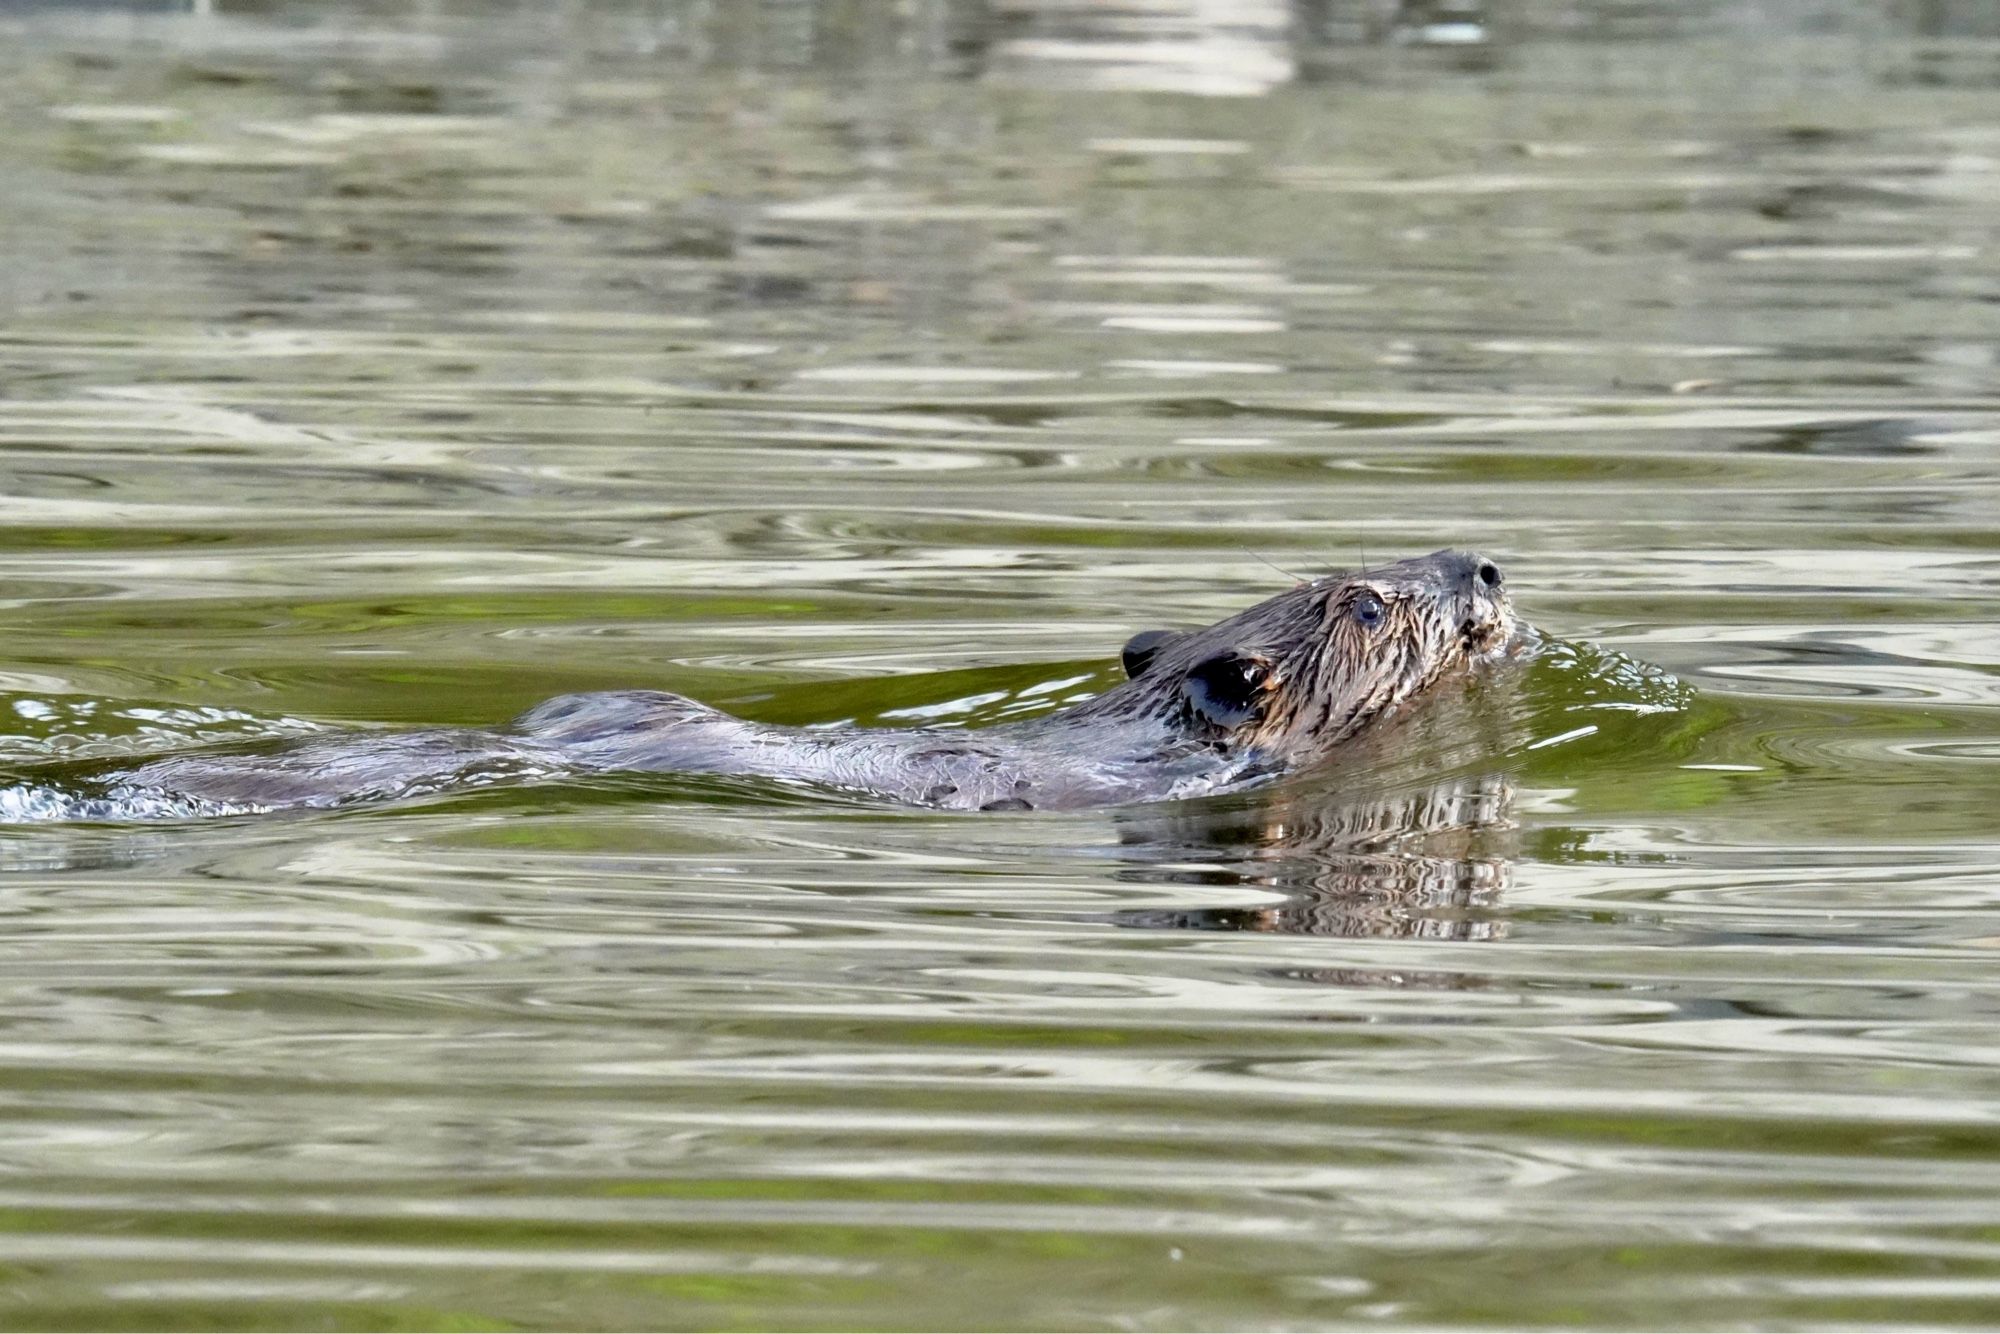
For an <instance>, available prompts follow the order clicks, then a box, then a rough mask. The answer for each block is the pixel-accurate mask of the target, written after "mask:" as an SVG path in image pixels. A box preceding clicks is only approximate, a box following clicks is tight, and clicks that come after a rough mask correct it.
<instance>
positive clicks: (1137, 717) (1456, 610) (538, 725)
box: [100, 551, 1515, 813]
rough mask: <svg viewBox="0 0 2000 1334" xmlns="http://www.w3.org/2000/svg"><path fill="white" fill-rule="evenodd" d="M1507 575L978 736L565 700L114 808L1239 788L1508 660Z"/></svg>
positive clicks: (129, 794)
mask: <svg viewBox="0 0 2000 1334" xmlns="http://www.w3.org/2000/svg"><path fill="white" fill-rule="evenodd" d="M1514 630H1515V622H1514V615H1513V610H1512V606H1511V604H1510V601H1509V599H1508V595H1507V590H1506V588H1505V586H1504V583H1503V581H1502V578H1501V574H1500V568H1499V567H1498V566H1497V565H1495V564H1494V563H1493V562H1492V561H1490V560H1488V559H1486V558H1485V557H1484V556H1480V555H1476V554H1472V553H1469V552H1462V551H1439V552H1435V553H1433V554H1431V555H1429V556H1423V557H1419V558H1416V559H1412V560H1406V561H1402V562H1400V563H1398V564H1394V565H1388V566H1382V567H1378V568H1374V569H1367V570H1361V571H1358V572H1354V573H1344V574H1334V575H1329V576H1326V577H1323V578H1318V579H1312V580H1308V581H1305V582H1302V583H1300V584H1298V585H1297V586H1296V587H1293V588H1289V589H1287V590H1285V591H1284V592H1281V593H1279V594H1277V595H1276V596H1274V597H1271V598H1267V599H1266V600H1264V601H1263V602H1260V603H1258V604H1257V605H1256V606H1254V607H1251V608H1249V609H1248V610H1246V611H1242V612H1239V613H1237V614H1236V615H1234V616H1231V617H1229V618H1227V619H1226V620H1222V621H1219V622H1217V623H1216V624H1214V625H1210V626H1206V627H1204V628H1201V629H1195V630H1186V631H1167V630H1157V631H1149V632H1146V633H1144V634H1140V635H1137V636H1135V637H1134V638H1133V639H1132V640H1131V641H1130V642H1128V643H1127V644H1126V645H1125V649H1124V654H1123V661H1124V666H1125V670H1126V674H1127V679H1126V680H1125V681H1123V682H1121V683H1119V684H1118V685H1116V686H1114V687H1112V688H1111V689H1109V690H1107V691H1105V692H1104V693H1103V694H1100V695H1097V696H1094V697H1093V698H1091V699H1088V700H1085V701H1083V702H1081V703H1078V704H1075V705H1072V706H1070V707H1068V708H1066V709H1062V710H1060V711H1057V712H1053V713H1049V714H1046V715H1043V716H1041V717H1038V718H1032V719H1027V720H1023V721H1020V722H1014V723H1005V724H1000V725H997V726H994V727H989V728H984V729H981V730H977V731H956V730H949V729H943V728H867V727H849V726H841V727H823V728H813V727H807V728H797V727H778V726H769V725H765V724H760V723H754V722H749V721H746V720H744V719H741V718H737V717H734V716H732V715H730V714H727V713H723V712H721V711H720V710H717V709H713V708H710V707H708V706H707V705H704V704H700V703H698V702H696V701H694V700H692V699H688V698H686V697H685V696H681V695H675V694H669V693H666V692H664V691H614V692H604V693H590V694H578V695H563V696H558V697H557V698H555V699H551V700H548V701H546V702H545V703H543V704H540V705H538V706H536V707H535V708H533V709H530V710H529V711H528V712H527V713H525V714H523V715H521V717H519V718H518V719H516V720H515V721H514V723H513V724H512V725H511V726H509V727H507V728H505V729H496V730H485V729H477V728H434V729H422V730H416V731H406V732H381V733H365V732H364V733H342V734H337V735H328V736H322V737H312V738H307V739H304V740H298V741H291V742H288V743H285V744H284V745H283V746H282V747H280V748H279V749H276V750H274V751H270V752H267V753H262V754H248V755H246V754H219V753H212V752H201V753H191V754H186V755H177V756H169V757H166V758H163V759H158V760H154V761H152V762H150V763H147V764H143V765H140V766H138V767H137V768H132V769H126V770H122V771H118V772H114V773H111V774H109V775H106V776H105V777H104V778H103V779H102V780H100V782H101V783H102V787H101V788H100V792H101V794H102V797H101V799H102V800H103V801H104V803H105V804H106V806H107V808H109V809H115V808H116V807H117V805H118V804H119V803H120V802H121V801H128V802H129V801H131V800H133V799H137V798H150V799H151V800H153V801H155V802H158V801H159V800H160V799H162V798H165V799H170V800H172V801H177V802H179V803H180V804H181V809H185V810H187V811H189V812H191V813H227V812H235V811H261V810H273V809H284V808H298V807H321V806H333V805H339V804H344V803H348V802H353V801H361V800H371V799H375V800H379V799H384V798H390V797H403V796H413V795H419V794H423V793H430V792H437V791H442V790H451V789H456V788H460V787H467V786H472V785H478V784H485V783H492V782H498V781H510V780H511V781H521V780H534V779H545V778H551V777H567V776H580V775H588V774H602V773H616V772H653V773H664V772H671V773H689V774H724V775H743V776H753V777H761V778H767V779H779V780H791V781H797V782H804V783H808V784H813V785H817V786H821V787H829V788H837V789H845V790H847V791H850V792H855V793H860V794H865V795H868V796H872V797H878V798H886V799H889V800H892V801H896V802H901V803H904V804H908V805H913V806H925V807H933V808H940V809H950V810H985V811H995V810H1031V809H1049V808H1058V809H1075V808H1079V807H1089V806H1104V805H1112V804H1122V803H1130V802H1142V801H1158V800H1164V799H1170V798H1178V797H1188V796H1197V795H1201V794H1205V793H1212V792H1221V791H1228V790H1233V789H1235V788H1239V787H1243V786H1246V785H1248V784H1251V783H1254V782H1258V781H1261V780H1265V779H1268V778H1271V777H1273V776H1275V775H1278V774H1281V773H1284V772H1287V771H1290V770H1293V769H1298V768H1302V767H1305V766H1308V765H1313V764H1317V763H1320V762H1322V761H1324V760H1325V759H1326V758H1327V757H1328V756H1329V755H1331V754H1333V753H1334V752H1335V751H1336V750H1338V749H1339V747H1340V746H1341V744H1342V743H1343V742H1344V741H1346V740H1347V739H1348V738H1350V737H1352V736H1354V735H1355V734H1356V733H1357V732H1359V731H1361V730H1362V729H1363V728H1366V727H1367V726H1369V725H1370V724H1371V723H1373V722H1375V721H1376V720H1377V719H1380V718H1382V717H1384V716H1386V715H1388V714H1390V713H1392V712H1394V711H1395V710H1396V709H1397V707H1398V706H1399V705H1401V704H1402V703H1403V702H1404V701H1406V700H1409V699H1411V698H1413V697H1415V696H1418V695H1420V694H1422V693H1423V692H1424V691H1426V690H1427V689H1428V688H1429V687H1431V686H1432V685H1433V684H1434V683H1436V682H1437V681H1438V680H1439V679H1440V678H1443V677H1445V676H1447V675H1448V674H1451V673H1456V672H1460V671H1463V670H1464V669H1466V668H1467V667H1469V666H1472V665H1474V664H1476V663H1479V662H1481V661H1483V660H1486V659H1488V658H1491V657H1494V656H1496V655H1498V654H1499V653H1500V652H1501V651H1502V650H1503V649H1504V648H1505V646H1506V645H1507V644H1508V643H1509V641H1510V640H1511V638H1512V637H1513V634H1514Z"/></svg>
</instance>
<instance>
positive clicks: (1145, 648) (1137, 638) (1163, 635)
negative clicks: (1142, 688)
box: [1119, 630, 1174, 681]
mask: <svg viewBox="0 0 2000 1334" xmlns="http://www.w3.org/2000/svg"><path fill="white" fill-rule="evenodd" d="M1173 637H1174V632H1173V631H1171V630H1141V631H1140V632H1139V633H1138V634H1136V635H1133V636H1132V637H1131V638H1130V639H1128V640H1126V641H1125V649H1124V652H1122V653H1121V654H1120V655H1119V656H1120V657H1122V658H1123V659H1124V660H1125V675H1126V676H1127V677H1128V678H1129V679H1131V680H1134V681H1136V680H1138V679H1139V676H1140V674H1141V673H1143V672H1144V671H1145V670H1146V669H1147V668H1148V667H1150V666H1152V665H1153V659H1154V658H1156V657H1158V656H1159V654H1160V650H1161V649H1163V648H1165V647H1166V646H1167V641H1168V640H1169V639H1172V638H1173Z"/></svg>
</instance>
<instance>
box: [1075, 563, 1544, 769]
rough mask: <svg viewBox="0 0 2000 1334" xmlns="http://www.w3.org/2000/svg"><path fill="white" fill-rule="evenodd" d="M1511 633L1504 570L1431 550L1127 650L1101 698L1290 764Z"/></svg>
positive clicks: (1152, 636) (1142, 640)
mask: <svg viewBox="0 0 2000 1334" xmlns="http://www.w3.org/2000/svg"><path fill="white" fill-rule="evenodd" d="M1513 633H1514V613H1513V607H1512V605H1511V604H1510V603H1509V601H1508V598H1507V591H1506V589H1505V587H1504V586H1503V585H1502V582H1501V577H1500V568H1499V566H1497V565H1495V564H1494V563H1493V562H1492V561H1490V560H1488V559H1486V558H1485V557H1484V556H1479V555H1475V554H1472V553H1470V552H1464V551H1439V552H1435V553H1433V554H1431V555H1429V556H1422V557H1418V558H1417V559H1414V560H1406V561H1402V562H1400V563H1399V564H1395V565H1388V566H1383V567H1381V568H1378V569H1372V570H1362V571H1360V572H1358V573H1353V574H1335V575H1329V576H1327V577H1325V578H1321V579H1314V580H1312V581H1310V582H1308V583H1302V584H1300V585H1298V586H1297V587H1296V588H1292V589H1289V590H1287V591H1285V592H1283V593H1280V594H1278V595H1277V596H1276V597H1273V598H1269V599H1267V600H1265V601H1263V602H1260V603H1258V604H1257V605H1256V606H1254V607H1252V608H1250V609H1249V610H1248V611H1244V612H1240V613H1238V614H1237V615H1235V616H1232V617H1230V618H1229V619H1228V620H1226V621H1221V622H1218V623H1217V624H1215V625H1211V626H1209V627H1207V628H1206V629H1202V630H1190V631H1187V632H1185V633H1175V632H1172V631H1158V630H1156V631H1150V632H1148V633H1146V634H1143V635H1139V636H1137V637H1135V638H1134V639H1133V640H1132V641H1131V642H1130V643H1128V644H1127V645H1126V646H1125V669H1126V672H1127V673H1128V674H1129V675H1130V676H1131V677H1132V680H1131V681H1129V682H1128V683H1126V684H1125V685H1124V686H1121V687H1119V688H1118V689H1117V690H1114V691H1111V692H1109V693H1108V694H1106V695H1104V696H1100V702H1101V703H1102V704H1103V705H1104V706H1105V707H1107V708H1108V709H1111V710H1116V711H1118V712H1121V713H1137V714H1157V713H1158V712H1159V711H1161V710H1166V711H1168V712H1169V714H1170V716H1172V717H1174V718H1176V719H1177V720H1178V721H1179V722H1181V723H1182V724H1183V725H1185V726H1186V727H1187V728H1189V729H1190V730H1192V731H1193V732H1194V733H1195V734H1196V735H1198V736H1201V737H1203V738H1204V739H1206V740H1209V741H1212V742H1215V743H1217V744H1221V745H1225V746H1228V747H1230V748H1235V747H1239V746H1241V747H1255V748H1258V749H1260V750H1263V751H1265V752H1267V753H1270V754H1272V755H1274V756H1277V757H1283V758H1285V759H1288V760H1295V759H1299V758H1304V757H1306V756H1309V755H1310V754H1312V753H1313V752H1316V751H1319V750H1322V749H1324V748H1326V747H1327V746H1330V745H1332V744H1334V743H1336V742H1338V741H1340V740H1342V739H1344V738H1345V737H1347V736H1350V735H1352V734H1353V733H1354V732H1355V731H1356V730H1358V729H1359V728H1360V727H1362V726H1363V725H1364V724H1366V723H1367V722H1368V721H1369V720H1370V719H1373V718H1375V717H1378V716H1379V715H1381V714H1383V713H1385V712H1387V711H1388V710H1390V709H1392V708H1394V707H1395V706H1396V705H1397V704H1399V703H1400V702H1402V701H1403V700H1405V699H1408V698H1409V697H1410V696H1412V695H1415V694H1418V693H1420V692H1422V691H1423V690H1424V689H1426V688H1427V687H1428V686H1430V685H1431V683H1432V682H1434V681H1436V680H1437V679H1438V678H1439V677H1441V676H1444V675H1446V674H1448V673H1450V672H1453V671H1455V670H1458V669H1461V668H1463V667H1465V666H1466V665H1468V664H1469V663H1471V662H1473V661H1476V660H1477V659H1479V658H1482V657H1485V656H1487V655H1490V654H1493V653H1495V652H1496V651H1498V650H1499V649H1500V648H1501V647H1502V646H1503V645H1505V644H1506V643H1507V641H1508V640H1509V639H1510V638H1511V637H1512V635H1513Z"/></svg>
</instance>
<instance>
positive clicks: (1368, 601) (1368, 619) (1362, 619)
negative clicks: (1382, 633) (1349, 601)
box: [1354, 593, 1388, 630]
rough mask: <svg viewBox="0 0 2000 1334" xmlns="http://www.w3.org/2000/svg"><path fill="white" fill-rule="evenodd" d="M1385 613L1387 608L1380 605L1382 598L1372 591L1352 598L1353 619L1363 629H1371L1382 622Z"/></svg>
mask: <svg viewBox="0 0 2000 1334" xmlns="http://www.w3.org/2000/svg"><path fill="white" fill-rule="evenodd" d="M1387 613H1388V608H1386V607H1384V606H1383V605H1382V599H1381V598H1378V597H1376V596H1375V595H1374V594H1373V593H1363V594H1362V595H1361V596H1360V597H1358V598H1356V599H1355V600H1354V619H1355V620H1356V621H1358V622H1359V623H1360V624H1361V626H1362V628H1363V629H1366V630H1373V629H1374V628H1375V627H1376V626H1378V625H1380V624H1382V617H1383V616H1385V615H1386V614H1387Z"/></svg>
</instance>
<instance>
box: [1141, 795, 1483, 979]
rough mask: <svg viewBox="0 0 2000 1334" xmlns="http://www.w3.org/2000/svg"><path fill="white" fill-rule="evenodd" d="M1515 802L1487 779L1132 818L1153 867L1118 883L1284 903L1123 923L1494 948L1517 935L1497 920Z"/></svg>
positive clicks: (1342, 975) (1341, 974) (1165, 913)
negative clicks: (1257, 894) (1259, 895)
mask: <svg viewBox="0 0 2000 1334" xmlns="http://www.w3.org/2000/svg"><path fill="white" fill-rule="evenodd" d="M1512 799H1513V789H1512V786H1511V784H1510V783H1509V782H1508V781H1507V779H1506V778H1505V777H1504V776H1502V775H1500V774H1486V775H1480V776H1476V777H1472V778H1456V779H1452V780H1449V781H1446V782H1442V783H1436V784H1432V785H1431V786H1428V787H1425V788H1422V789H1420V790H1418V791H1415V792H1409V793H1397V794H1393V795H1386V796H1376V797H1367V796H1361V797H1357V796H1354V795H1352V794H1348V795H1346V796H1345V797H1344V798H1343V796H1341V795H1340V794H1338V793H1332V792H1327V793H1320V794H1313V793H1310V792H1296V791H1294V792H1287V793H1285V794H1282V795H1278V796H1267V797H1265V798H1264V799H1263V800H1258V801H1254V802H1253V803H1252V804H1250V805H1248V806H1244V805H1242V804H1240V803H1238V802H1215V803H1206V804H1202V805H1191V806H1185V807H1177V808H1174V809H1173V810H1172V811H1171V812H1166V813H1148V812H1138V813H1127V814H1123V815H1121V816H1120V817H1119V820H1118V837H1119V841H1120V843H1121V845H1123V847H1124V848H1125V849H1126V853H1127V855H1128V856H1143V857H1144V858H1145V859H1146V860H1147V861H1148V862H1149V863H1150V865H1149V866H1148V867H1147V868H1146V869H1144V870H1130V871H1122V872H1120V878H1121V879H1125V880H1129V881H1132V882H1134V883H1141V884H1145V883H1157V884H1162V885H1172V886H1188V887H1200V888H1220V889H1225V890H1242V889H1251V890H1256V891H1262V892H1263V893H1265V894H1270V895H1276V896H1279V897H1280V899H1281V901H1280V902H1277V903H1267V904H1258V905H1255V906H1231V907H1215V908H1188V909H1181V910H1137V911H1132V912H1126V913H1121V914H1119V915H1118V916H1117V919H1116V920H1118V921H1119V922H1120V923H1121V924H1122V925H1126V926H1133V927H1154V928H1157V927H1180V928H1191V929H1195V930H1204V931H1272V932H1284V933H1292V934H1300V935H1324V936H1410V937H1419V938H1426V939H1446V940H1490V939H1494V938H1496V937H1498V936H1500V935H1502V934H1504V932H1505V930H1506V927H1505V924H1504V921H1503V920H1501V919H1500V918H1498V917H1497V916H1495V915H1493V913H1492V911H1491V910H1493V909H1495V908H1497V907H1498V906H1499V902H1500V896H1501V895H1502V893H1503V892H1504V891H1505V890H1506V888H1507V884H1508V880H1509V875H1510V869H1511V864H1512V860H1513V858H1514V857H1515V856H1516V855H1517V854H1518V852H1519V848H1518V846H1517V841H1516V838H1515V828H1516V827H1515V824H1514V822H1513V820H1512V819H1511V811H1510V806H1511V802H1512ZM1187 896H1189V897H1194V896H1198V889H1192V890H1191V892H1190V894H1189V895H1187ZM1232 897H1235V896H1234V895H1232ZM1360 977H1361V975H1360V974H1358V973H1356V972H1355V971H1354V970H1340V971H1338V972H1335V973H1330V974H1328V975H1327V980H1338V981H1340V982H1342V983H1343V984H1354V983H1356V982H1358V981H1359V980H1360Z"/></svg>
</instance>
